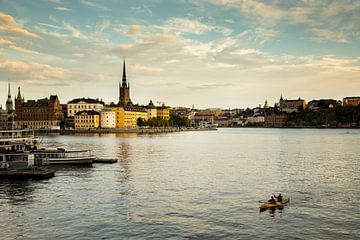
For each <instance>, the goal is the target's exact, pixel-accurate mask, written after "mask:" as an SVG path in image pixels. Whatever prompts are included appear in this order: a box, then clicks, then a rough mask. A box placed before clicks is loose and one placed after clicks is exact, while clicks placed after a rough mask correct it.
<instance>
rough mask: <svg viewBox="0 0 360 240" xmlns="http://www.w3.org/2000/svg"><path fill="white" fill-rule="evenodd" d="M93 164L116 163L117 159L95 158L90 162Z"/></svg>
mask: <svg viewBox="0 0 360 240" xmlns="http://www.w3.org/2000/svg"><path fill="white" fill-rule="evenodd" d="M92 162H93V163H117V162H118V160H117V159H113V158H96V159H94V160H93V161H92Z"/></svg>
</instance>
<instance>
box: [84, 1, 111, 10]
mask: <svg viewBox="0 0 360 240" xmlns="http://www.w3.org/2000/svg"><path fill="white" fill-rule="evenodd" d="M81 3H82V4H84V5H86V6H88V7H91V8H93V9H95V10H102V11H110V10H111V9H109V8H107V7H104V6H102V5H100V4H98V3H96V2H93V1H87V0H82V1H81Z"/></svg>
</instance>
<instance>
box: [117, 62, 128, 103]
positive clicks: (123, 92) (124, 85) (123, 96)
mask: <svg viewBox="0 0 360 240" xmlns="http://www.w3.org/2000/svg"><path fill="white" fill-rule="evenodd" d="M119 104H121V105H128V104H131V99H130V83H129V82H128V81H127V80H126V66H125V58H124V63H123V75H122V81H121V83H119Z"/></svg>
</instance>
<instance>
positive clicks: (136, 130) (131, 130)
mask: <svg viewBox="0 0 360 240" xmlns="http://www.w3.org/2000/svg"><path fill="white" fill-rule="evenodd" d="M216 130H217V129H216V128H197V129H196V128H111V129H73V130H64V129H61V130H51V129H46V130H45V129H41V130H40V129H38V130H35V133H36V134H60V135H73V134H92V133H100V134H113V133H136V134H157V133H172V132H194V131H216Z"/></svg>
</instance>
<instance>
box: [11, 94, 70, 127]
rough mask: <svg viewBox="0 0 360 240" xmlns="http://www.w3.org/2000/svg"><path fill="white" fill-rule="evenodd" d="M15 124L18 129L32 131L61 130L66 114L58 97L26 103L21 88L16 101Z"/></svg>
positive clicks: (53, 96)
mask: <svg viewBox="0 0 360 240" xmlns="http://www.w3.org/2000/svg"><path fill="white" fill-rule="evenodd" d="M15 106H16V108H15V112H16V116H15V122H16V125H17V126H18V127H22V128H30V129H60V123H61V122H62V121H63V120H64V114H63V112H62V108H61V105H60V101H59V98H58V96H56V95H51V96H50V98H43V99H39V100H28V101H27V102H25V100H24V98H22V97H21V93H20V88H19V92H18V96H17V97H16V99H15Z"/></svg>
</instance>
